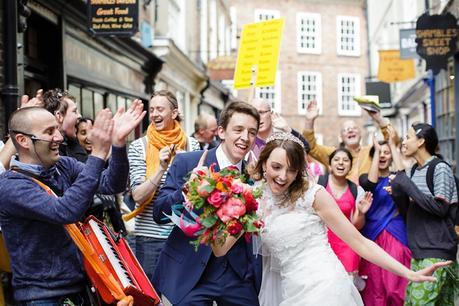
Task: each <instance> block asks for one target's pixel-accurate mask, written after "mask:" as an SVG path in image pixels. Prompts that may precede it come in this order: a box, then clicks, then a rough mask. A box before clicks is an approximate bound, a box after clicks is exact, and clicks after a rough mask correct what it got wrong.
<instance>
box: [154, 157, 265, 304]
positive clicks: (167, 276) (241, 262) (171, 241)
mask: <svg viewBox="0 0 459 306" xmlns="http://www.w3.org/2000/svg"><path fill="white" fill-rule="evenodd" d="M202 154H203V151H196V152H189V153H182V154H178V155H177V156H176V157H175V159H174V162H173V163H172V165H171V166H170V168H169V171H168V174H167V178H166V182H165V183H164V185H163V187H162V188H161V190H160V191H159V194H158V197H157V198H156V200H155V202H154V203H153V217H154V220H155V222H157V223H165V222H170V221H169V220H168V219H167V218H165V215H164V213H165V214H168V215H170V214H171V206H172V205H174V204H177V203H183V200H184V199H183V195H182V187H183V185H184V183H185V181H184V176H186V175H187V174H188V173H189V172H190V171H191V170H193V168H194V167H196V165H197V164H198V161H199V159H200V158H201V156H202ZM213 163H215V164H217V167H216V170H219V167H218V162H217V157H216V148H214V149H211V150H209V151H208V155H207V157H206V160H205V162H204V165H205V166H210V165H211V164H213ZM190 241H191V238H190V237H188V236H186V235H185V234H184V233H183V232H182V230H181V229H180V228H178V227H174V229H173V230H172V233H171V234H170V236H169V238H168V239H167V241H166V243H165V246H164V248H163V251H162V252H161V255H160V257H159V262H158V265H157V267H156V271H155V273H154V276H153V285H154V286H155V287H156V288H157V289H159V291H161V292H162V293H164V295H165V296H166V297H167V298H168V299H169V300H170V301H171V303H172V304H178V303H179V302H180V301H181V300H182V299H183V298H184V297H185V295H186V294H187V293H189V292H190V290H191V289H193V287H194V286H195V285H196V284H197V283H198V281H199V279H200V278H201V276H202V274H203V272H204V269H205V268H206V266H207V263H208V262H209V259H210V258H211V256H212V249H211V248H210V247H208V246H200V247H199V248H198V251H197V252H196V251H195V249H194V247H193V246H192V245H191V244H190ZM225 256H226V259H227V260H228V262H229V264H230V265H231V267H232V268H233V270H234V271H235V272H236V274H237V275H238V276H239V278H240V279H241V280H252V281H253V282H254V286H255V288H257V290H258V289H259V288H260V284H261V265H260V261H261V260H256V258H255V256H254V255H253V251H252V243H251V242H249V243H247V242H246V241H245V239H243V238H241V239H239V240H238V242H237V243H236V244H235V245H234V246H233V247H232V248H231V250H230V251H229V252H228V253H227V254H226V255H225Z"/></svg>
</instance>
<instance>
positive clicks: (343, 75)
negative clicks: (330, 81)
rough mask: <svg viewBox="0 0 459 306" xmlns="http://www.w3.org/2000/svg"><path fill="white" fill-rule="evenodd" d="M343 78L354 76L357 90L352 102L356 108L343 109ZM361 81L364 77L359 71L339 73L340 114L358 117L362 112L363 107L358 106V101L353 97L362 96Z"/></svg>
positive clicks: (338, 97) (338, 95)
mask: <svg viewBox="0 0 459 306" xmlns="http://www.w3.org/2000/svg"><path fill="white" fill-rule="evenodd" d="M343 78H354V80H355V81H354V82H355V85H354V87H355V91H354V93H353V94H350V96H351V101H350V102H351V103H354V104H355V109H354V110H343V102H344V101H343V96H344V95H343V92H342V91H341V88H342V86H343V85H342V80H343ZM361 82H362V78H361V76H360V74H358V73H338V80H337V100H338V115H339V116H347V117H358V116H360V115H361V114H362V109H361V108H360V107H359V106H358V104H357V102H355V101H353V100H352V97H355V96H360V95H361V90H362V87H361Z"/></svg>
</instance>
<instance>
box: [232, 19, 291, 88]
mask: <svg viewBox="0 0 459 306" xmlns="http://www.w3.org/2000/svg"><path fill="white" fill-rule="evenodd" d="M283 29H284V19H283V18H281V19H271V20H267V21H262V22H256V23H250V24H246V25H244V27H243V28H242V35H241V44H240V46H239V52H238V56H237V63H236V71H235V73H234V88H235V89H241V88H249V87H250V86H251V81H253V74H255V83H254V84H252V85H254V86H256V87H259V86H272V85H274V83H275V81H276V71H277V64H278V60H279V51H280V43H281V40H282V30H283Z"/></svg>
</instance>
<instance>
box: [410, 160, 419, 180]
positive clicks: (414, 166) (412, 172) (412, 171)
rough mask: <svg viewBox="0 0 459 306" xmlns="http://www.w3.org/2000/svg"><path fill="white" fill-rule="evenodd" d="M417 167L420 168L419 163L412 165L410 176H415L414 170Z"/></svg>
mask: <svg viewBox="0 0 459 306" xmlns="http://www.w3.org/2000/svg"><path fill="white" fill-rule="evenodd" d="M417 168H418V163H415V164H414V165H413V166H412V167H411V170H410V178H412V177H413V175H414V171H416V169H417Z"/></svg>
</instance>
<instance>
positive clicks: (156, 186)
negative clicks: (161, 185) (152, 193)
mask: <svg viewBox="0 0 459 306" xmlns="http://www.w3.org/2000/svg"><path fill="white" fill-rule="evenodd" d="M148 181H149V182H150V184H152V185H153V187H155V188H158V184H157V183H155V182H153V181H152V180H151V178H149V179H148Z"/></svg>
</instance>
